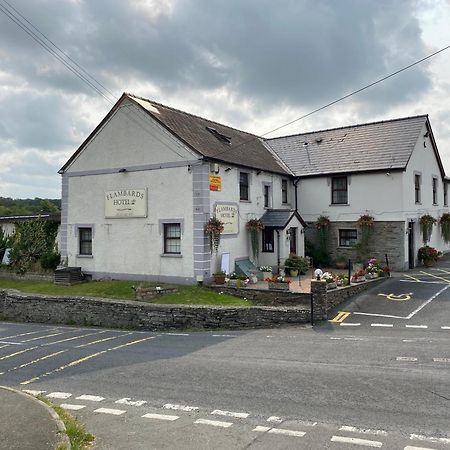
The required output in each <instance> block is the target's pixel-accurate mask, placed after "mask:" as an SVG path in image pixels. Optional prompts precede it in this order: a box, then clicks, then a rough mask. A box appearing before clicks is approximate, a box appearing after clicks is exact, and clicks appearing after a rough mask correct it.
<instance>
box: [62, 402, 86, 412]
mask: <svg viewBox="0 0 450 450" xmlns="http://www.w3.org/2000/svg"><path fill="white" fill-rule="evenodd" d="M60 406H61V408H64V409H67V410H69V411H79V410H80V409H83V408H86V405H72V404H70V403H61V405H60Z"/></svg>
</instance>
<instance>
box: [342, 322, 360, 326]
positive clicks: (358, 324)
mask: <svg viewBox="0 0 450 450" xmlns="http://www.w3.org/2000/svg"><path fill="white" fill-rule="evenodd" d="M339 325H340V326H341V327H359V326H360V325H361V324H360V323H344V322H339Z"/></svg>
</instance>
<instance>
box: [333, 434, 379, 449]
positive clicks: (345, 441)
mask: <svg viewBox="0 0 450 450" xmlns="http://www.w3.org/2000/svg"><path fill="white" fill-rule="evenodd" d="M331 442H341V443H343V444H355V445H364V446H366V447H377V448H380V447H381V446H382V445H383V443H382V442H380V441H368V440H367V439H358V438H351V437H344V436H333V437H332V438H331Z"/></svg>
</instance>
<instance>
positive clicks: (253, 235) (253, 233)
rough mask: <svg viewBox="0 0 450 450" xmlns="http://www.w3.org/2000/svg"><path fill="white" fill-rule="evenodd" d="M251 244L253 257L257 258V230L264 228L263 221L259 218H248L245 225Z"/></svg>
mask: <svg viewBox="0 0 450 450" xmlns="http://www.w3.org/2000/svg"><path fill="white" fill-rule="evenodd" d="M245 228H247V230H248V232H249V234H250V242H251V244H252V253H253V258H254V259H257V258H258V255H259V232H260V231H261V230H263V229H264V225H263V223H262V222H261V221H260V220H259V219H250V220H249V221H248V222H247V223H246V225H245Z"/></svg>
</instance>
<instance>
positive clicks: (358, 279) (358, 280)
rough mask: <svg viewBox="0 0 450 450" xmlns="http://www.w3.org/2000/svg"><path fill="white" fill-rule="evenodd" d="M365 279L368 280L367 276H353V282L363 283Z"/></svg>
mask: <svg viewBox="0 0 450 450" xmlns="http://www.w3.org/2000/svg"><path fill="white" fill-rule="evenodd" d="M363 281H366V278H365V277H356V278H352V283H362V282H363Z"/></svg>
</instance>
